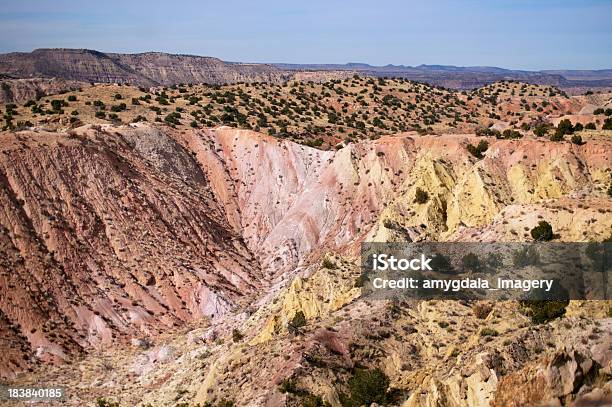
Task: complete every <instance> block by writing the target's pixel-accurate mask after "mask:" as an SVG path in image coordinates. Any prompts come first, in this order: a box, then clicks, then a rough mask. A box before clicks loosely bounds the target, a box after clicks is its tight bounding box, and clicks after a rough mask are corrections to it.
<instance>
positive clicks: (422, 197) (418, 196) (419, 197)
mask: <svg viewBox="0 0 612 407" xmlns="http://www.w3.org/2000/svg"><path fill="white" fill-rule="evenodd" d="M427 201H429V194H428V193H427V191H423V190H422V189H421V188H418V187H417V189H416V193H415V194H414V202H416V203H418V204H424V203H425V202H427Z"/></svg>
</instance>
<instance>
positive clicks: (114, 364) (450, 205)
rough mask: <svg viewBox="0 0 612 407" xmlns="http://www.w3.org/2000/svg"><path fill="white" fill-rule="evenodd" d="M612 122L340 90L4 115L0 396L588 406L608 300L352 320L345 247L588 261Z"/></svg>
mask: <svg viewBox="0 0 612 407" xmlns="http://www.w3.org/2000/svg"><path fill="white" fill-rule="evenodd" d="M39 96H40V95H39ZM611 101H612V95H611V94H606V93H594V94H589V95H580V96H568V95H566V94H565V93H564V92H563V91H561V90H559V89H557V88H555V87H551V86H540V85H528V84H523V83H517V82H508V81H506V82H497V83H494V84H491V85H488V86H485V87H482V88H478V89H474V90H471V91H456V90H448V89H443V88H435V87H431V86H429V85H424V84H419V83H415V82H410V81H407V80H403V79H378V78H368V77H360V76H349V77H346V78H336V79H333V80H331V81H324V82H320V81H289V82H284V83H279V84H263V83H259V82H258V83H244V82H242V83H235V84H232V85H223V86H217V85H189V86H188V85H176V86H151V87H136V86H129V85H121V86H120V85H115V84H96V85H88V86H86V87H82V88H80V89H79V88H77V89H74V90H72V91H67V92H64V93H61V94H55V95H49V96H42V97H40V98H36V97H35V96H34V97H32V98H30V99H26V100H22V101H21V102H19V103H13V102H9V103H4V104H3V105H0V110H2V116H3V121H2V122H1V123H0V124H1V125H2V126H3V127H4V131H3V132H2V133H0V196H1V200H0V203H1V204H2V210H1V211H0V252H1V253H2V256H1V257H0V259H1V261H0V289H1V291H2V293H3V294H2V296H1V297H0V341H1V343H2V352H1V353H0V367H1V369H0V375H1V376H2V380H3V382H4V383H12V384H20V385H26V384H32V385H34V384H37V385H38V384H49V385H62V386H65V387H66V388H67V389H68V394H69V399H68V401H67V402H66V404H68V405H74V406H82V405H98V406H114V405H121V406H134V405H138V406H146V405H151V406H195V405H200V406H226V407H227V406H283V405H287V406H325V405H331V406H360V405H364V404H365V405H369V404H371V403H377V404H378V405H392V406H406V407H408V406H411V407H412V406H415V407H416V406H489V405H492V406H524V405H570V404H572V403H574V405H576V406H592V405H606V403H608V404H610V403H612V396H611V391H612V382H611V380H610V378H611V377H612V376H611V375H612V371H611V368H612V366H611V360H612V351H611V350H610V343H611V338H610V336H611V332H612V330H611V328H612V326H611V325H612V319H611V315H612V309H611V306H610V303H609V302H607V301H572V302H571V303H569V305H567V308H566V309H565V313H564V314H563V315H562V316H560V317H558V318H555V319H553V320H551V321H548V322H546V323H536V322H537V321H536V322H534V320H533V319H532V318H531V317H530V315H529V312H528V310H526V309H525V308H524V307H522V306H521V305H520V304H518V303H514V302H469V301H418V302H417V301H414V302H410V301H370V300H367V299H363V298H360V290H361V287H360V284H359V276H360V274H361V271H360V269H359V261H360V259H359V248H360V244H361V243H362V242H364V241H391V242H392V241H403V242H406V241H530V240H532V237H531V234H530V231H531V230H532V229H533V228H534V227H535V226H537V225H538V223H539V222H542V221H546V222H548V223H549V224H550V225H551V226H552V229H553V231H554V234H555V240H556V241H564V242H588V241H597V242H601V241H604V240H605V239H610V237H612V216H611V214H612V203H611V194H612V154H611V151H612V138H611V137H612V130H611V129H610V127H612V123H611V121H610V120H611V119H610V113H612V110H610V107H611V103H612V102H611ZM423 193H425V194H424V195H423ZM517 389H520V390H521V391H520V392H519V391H517Z"/></svg>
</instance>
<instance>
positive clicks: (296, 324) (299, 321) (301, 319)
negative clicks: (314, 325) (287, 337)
mask: <svg viewBox="0 0 612 407" xmlns="http://www.w3.org/2000/svg"><path fill="white" fill-rule="evenodd" d="M303 326H306V316H305V315H304V312H303V311H298V312H296V313H295V315H294V317H293V318H292V319H291V321H289V324H288V325H287V330H288V331H289V332H291V333H297V332H298V330H299V329H300V328H301V327H303Z"/></svg>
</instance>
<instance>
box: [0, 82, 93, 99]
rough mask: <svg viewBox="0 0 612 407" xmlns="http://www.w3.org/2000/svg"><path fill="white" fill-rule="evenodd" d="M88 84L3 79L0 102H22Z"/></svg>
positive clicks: (0, 86) (84, 86)
mask: <svg viewBox="0 0 612 407" xmlns="http://www.w3.org/2000/svg"><path fill="white" fill-rule="evenodd" d="M89 86H90V84H89V83H88V82H79V81H72V80H65V79H45V78H36V79H4V80H2V84H1V85H0V103H5V104H6V103H23V102H25V101H28V100H36V99H38V98H41V97H42V96H44V95H54V94H58V93H62V92H68V91H72V90H77V89H84V88H87V87H89Z"/></svg>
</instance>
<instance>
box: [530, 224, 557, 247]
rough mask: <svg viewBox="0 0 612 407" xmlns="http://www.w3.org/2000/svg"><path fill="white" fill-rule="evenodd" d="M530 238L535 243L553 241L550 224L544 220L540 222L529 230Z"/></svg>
mask: <svg viewBox="0 0 612 407" xmlns="http://www.w3.org/2000/svg"><path fill="white" fill-rule="evenodd" d="M531 237H532V238H533V240H535V241H539V242H548V241H550V240H552V239H553V237H554V235H553V229H552V226H551V225H550V223H548V222H546V221H545V220H541V221H540V222H539V223H538V226H536V227H534V228H533V229H531Z"/></svg>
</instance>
